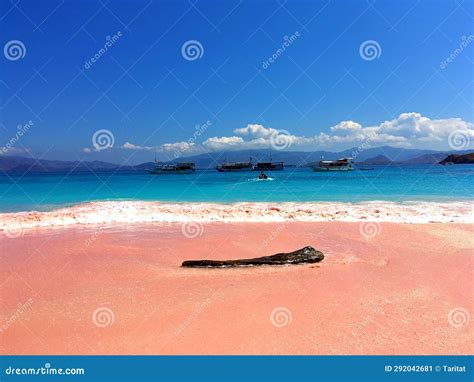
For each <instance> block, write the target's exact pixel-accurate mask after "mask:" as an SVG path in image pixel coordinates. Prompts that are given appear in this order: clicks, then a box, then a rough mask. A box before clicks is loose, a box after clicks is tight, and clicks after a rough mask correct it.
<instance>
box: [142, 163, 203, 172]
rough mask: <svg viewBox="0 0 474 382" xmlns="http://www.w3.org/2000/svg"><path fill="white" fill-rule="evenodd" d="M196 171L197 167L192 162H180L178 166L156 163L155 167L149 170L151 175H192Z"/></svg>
mask: <svg viewBox="0 0 474 382" xmlns="http://www.w3.org/2000/svg"><path fill="white" fill-rule="evenodd" d="M194 171H196V168H195V165H194V163H192V162H179V163H176V164H161V163H155V167H154V168H153V169H151V170H148V172H149V173H150V174H154V175H158V174H191V173H193V172H194Z"/></svg>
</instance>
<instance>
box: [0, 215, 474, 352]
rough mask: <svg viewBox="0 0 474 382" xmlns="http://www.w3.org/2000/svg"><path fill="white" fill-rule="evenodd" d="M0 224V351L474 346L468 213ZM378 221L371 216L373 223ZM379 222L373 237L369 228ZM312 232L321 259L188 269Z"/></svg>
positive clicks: (294, 242)
mask: <svg viewBox="0 0 474 382" xmlns="http://www.w3.org/2000/svg"><path fill="white" fill-rule="evenodd" d="M94 227H96V226H88V227H81V226H69V227H67V228H54V229H53V228H34V229H29V230H26V231H25V232H24V233H23V235H21V236H20V237H16V238H13V237H7V236H5V235H3V234H2V235H0V247H1V255H0V256H1V264H2V267H1V272H0V275H1V280H2V281H1V286H0V292H1V296H2V298H1V309H0V325H1V327H0V329H1V333H0V336H1V342H0V351H1V353H2V354H472V353H473V351H474V348H473V345H472V344H473V343H474V337H473V330H472V322H471V323H470V322H469V312H472V311H473V309H472V308H473V302H472V301H473V300H472V296H473V293H472V292H473V283H472V277H473V256H472V254H473V251H472V250H473V239H472V238H473V237H474V236H473V226H472V225H469V224H398V223H378V225H377V226H376V227H375V234H373V233H369V234H367V233H366V235H365V236H364V235H363V234H361V223H355V222H354V223H350V222H306V223H305V222H287V223H265V224H262V223H248V222H247V223H205V224H203V225H197V226H196V227H193V228H196V230H195V231H193V230H190V231H189V232H188V236H194V235H197V236H196V237H189V238H188V237H185V236H184V235H183V233H182V227H183V226H182V225H181V224H180V223H173V224H163V223H149V224H135V225H121V226H115V228H111V227H110V226H109V228H97V227H96V228H94ZM372 228H374V227H372ZM372 235H374V236H372ZM305 245H312V246H314V247H315V248H316V249H319V250H321V251H322V252H324V254H325V255H326V258H325V260H324V261H323V262H322V263H319V264H312V265H298V266H285V267H260V268H241V269H185V268H181V267H180V264H181V262H182V261H183V260H185V259H201V258H209V259H232V258H244V257H255V256H263V255H269V254H274V253H277V252H282V251H284V252H287V251H292V250H295V249H297V248H300V247H303V246H305Z"/></svg>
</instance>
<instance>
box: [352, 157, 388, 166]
mask: <svg viewBox="0 0 474 382" xmlns="http://www.w3.org/2000/svg"><path fill="white" fill-rule="evenodd" d="M393 163H394V162H393V161H392V160H391V159H389V158H387V157H386V156H385V155H377V156H375V157H373V158H369V159H366V160H364V161H362V162H358V164H362V165H368V164H375V165H390V164H393Z"/></svg>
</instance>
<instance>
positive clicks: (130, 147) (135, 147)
mask: <svg viewBox="0 0 474 382" xmlns="http://www.w3.org/2000/svg"><path fill="white" fill-rule="evenodd" d="M122 149H125V150H152V149H153V148H152V147H148V146H139V145H135V144H133V143H130V142H125V143H124V144H123V145H122Z"/></svg>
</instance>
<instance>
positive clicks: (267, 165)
mask: <svg viewBox="0 0 474 382" xmlns="http://www.w3.org/2000/svg"><path fill="white" fill-rule="evenodd" d="M284 168H285V163H284V162H258V163H257V164H256V165H254V166H253V170H254V171H280V170H283V169H284Z"/></svg>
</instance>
